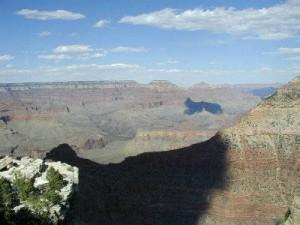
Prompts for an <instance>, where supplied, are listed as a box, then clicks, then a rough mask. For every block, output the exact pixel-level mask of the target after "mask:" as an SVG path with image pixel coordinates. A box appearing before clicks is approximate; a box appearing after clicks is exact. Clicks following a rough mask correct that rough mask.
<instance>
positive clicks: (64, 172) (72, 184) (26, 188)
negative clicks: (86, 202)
mask: <svg viewBox="0 0 300 225" xmlns="http://www.w3.org/2000/svg"><path fill="white" fill-rule="evenodd" d="M51 170H52V173H54V176H57V175H58V176H59V177H60V176H61V179H62V180H61V185H60V186H59V187H58V188H57V189H54V188H53V187H51V185H52V186H53V185H56V186H57V184H58V182H59V180H58V181H56V182H57V183H54V184H53V182H52V180H51V179H52V178H51V177H50V178H49V173H51V172H50V171H51ZM53 171H54V172H53ZM55 171H56V172H55ZM55 173H56V174H55ZM78 175H79V173H78V168H77V167H72V166H70V165H68V164H66V163H61V162H52V161H51V162H50V161H44V160H42V159H33V158H29V157H23V158H21V159H15V158H12V157H9V156H6V157H4V158H2V159H0V178H1V179H2V182H3V183H2V185H4V183H6V181H8V182H10V186H11V187H12V192H11V193H9V194H10V195H14V194H15V195H16V196H15V197H14V198H13V203H12V204H11V207H12V209H13V211H15V213H18V212H19V211H20V210H22V209H29V210H30V211H32V213H33V214H37V215H44V214H45V213H49V221H53V222H57V221H62V220H64V219H65V216H66V213H67V211H68V209H69V207H70V205H69V204H70V201H71V198H72V196H73V194H74V192H75V191H77V186H78V183H79V179H78ZM50 176H51V175H50ZM49 179H50V180H49ZM51 182H52V183H51ZM31 184H32V187H31ZM1 188H3V187H1ZM51 188H52V189H51ZM2 190H3V189H2ZM2 194H3V193H2ZM50 195H51V196H50ZM1 197H3V196H1ZM54 198H55V199H54ZM1 200H3V199H1ZM1 204H4V205H7V204H8V203H6V202H1ZM0 219H2V218H0ZM49 224H50V222H49Z"/></svg>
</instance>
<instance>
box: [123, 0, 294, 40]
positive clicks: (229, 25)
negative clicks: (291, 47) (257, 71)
mask: <svg viewBox="0 0 300 225" xmlns="http://www.w3.org/2000/svg"><path fill="white" fill-rule="evenodd" d="M299 12H300V1H299V0H288V1H286V2H285V3H282V4H277V5H274V6H271V7H268V8H261V9H254V8H247V9H242V10H239V9H235V8H214V9H202V8H196V9H189V10H185V11H179V10H175V9H170V8H165V9H162V10H160V11H154V12H150V13H145V14H140V15H137V16H125V17H123V18H121V20H120V21H119V22H120V23H128V24H134V25H149V26H154V27H159V28H163V29H177V30H187V31H198V30H206V31H209V32H212V33H229V34H236V35H240V36H242V37H243V38H248V39H249V38H256V39H257V38H258V39H265V40H271V39H273V40H280V39H287V38H291V37H295V36H299V34H300V16H299V15H300V13H299Z"/></svg>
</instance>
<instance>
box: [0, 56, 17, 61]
mask: <svg viewBox="0 0 300 225" xmlns="http://www.w3.org/2000/svg"><path fill="white" fill-rule="evenodd" d="M13 59H15V57H14V56H11V55H0V62H3V61H11V60H13Z"/></svg>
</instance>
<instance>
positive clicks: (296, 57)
mask: <svg viewBox="0 0 300 225" xmlns="http://www.w3.org/2000/svg"><path fill="white" fill-rule="evenodd" d="M288 60H290V61H300V56H294V57H290V58H288Z"/></svg>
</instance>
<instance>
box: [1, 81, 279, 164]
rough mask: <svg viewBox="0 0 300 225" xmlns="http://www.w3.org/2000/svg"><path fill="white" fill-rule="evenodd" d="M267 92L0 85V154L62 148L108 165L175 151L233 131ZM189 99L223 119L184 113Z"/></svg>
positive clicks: (161, 85) (127, 84)
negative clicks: (223, 131) (217, 109)
mask: <svg viewBox="0 0 300 225" xmlns="http://www.w3.org/2000/svg"><path fill="white" fill-rule="evenodd" d="M271 87H272V88H277V87H278V85H275V86H272V85H209V84H205V83H200V84H197V85H194V86H192V87H190V88H182V87H178V86H176V85H175V84H172V83H170V82H168V81H162V80H159V81H153V82H151V83H149V84H139V83H137V82H135V81H95V82H94V81H91V82H88V81H85V82H79V81H78V82H56V83H21V84H0V141H1V146H0V153H1V154H3V155H7V154H11V155H14V156H24V155H25V156H26V155H30V156H32V157H43V156H44V155H45V154H46V152H48V151H49V150H50V149H53V148H55V147H57V146H58V145H59V144H64V143H66V144H68V145H70V146H71V147H72V148H73V149H74V150H75V151H76V153H77V154H78V155H79V156H81V157H84V158H88V159H91V160H93V161H95V162H98V163H110V162H121V161H122V160H124V159H125V158H126V157H128V156H134V155H137V154H139V153H143V152H153V151H165V150H171V149H177V148H180V147H184V146H188V145H190V144H194V143H199V142H201V141H205V140H208V139H209V138H210V137H212V136H213V135H214V134H215V133H216V132H217V130H219V129H222V128H224V127H229V126H231V125H233V124H234V123H235V122H236V121H238V120H239V118H240V117H241V116H242V115H244V114H245V113H246V112H248V111H249V110H250V109H251V108H253V107H254V106H255V105H256V104H257V103H258V102H260V100H261V96H257V95H255V93H256V92H257V90H264V89H266V88H269V89H270V88H271ZM255 91H256V92H255ZM253 92H254V93H253ZM188 99H191V101H193V102H195V103H196V104H197V103H198V102H202V101H203V102H207V103H209V104H210V103H217V104H219V105H220V107H222V113H218V114H214V113H210V112H209V111H207V110H203V111H201V112H200V111H199V112H195V113H193V114H192V115H189V114H186V113H185V111H186V110H188V108H187V107H186V105H185V102H186V101H187V100H188Z"/></svg>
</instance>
